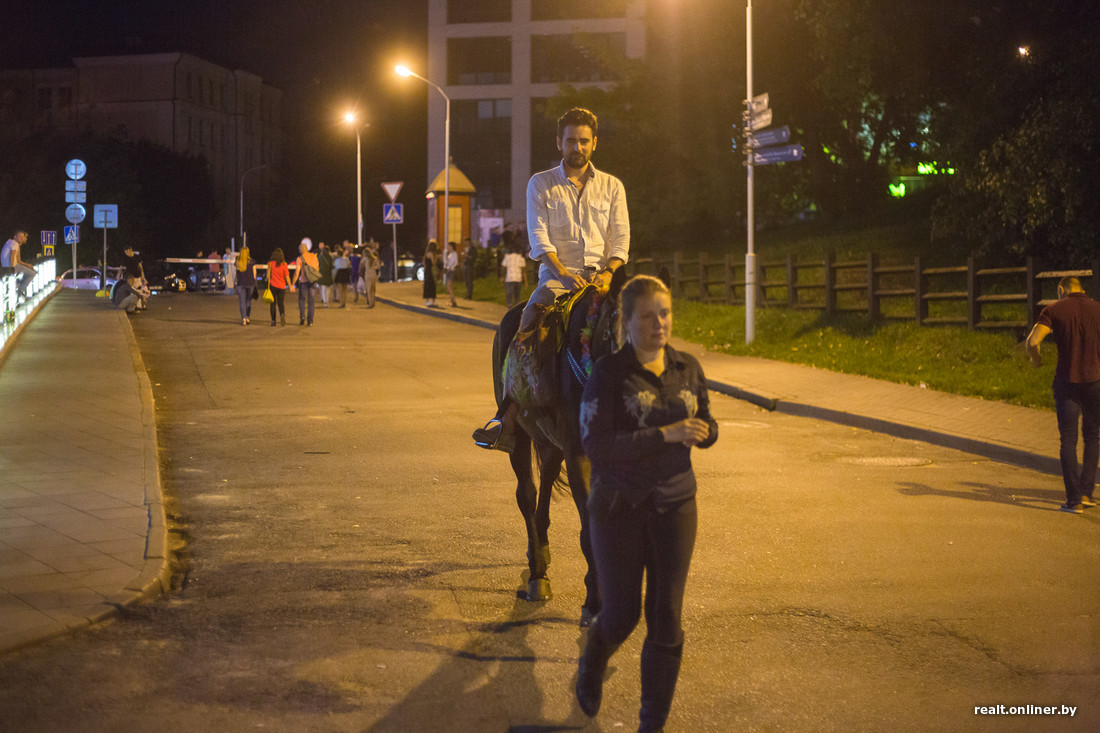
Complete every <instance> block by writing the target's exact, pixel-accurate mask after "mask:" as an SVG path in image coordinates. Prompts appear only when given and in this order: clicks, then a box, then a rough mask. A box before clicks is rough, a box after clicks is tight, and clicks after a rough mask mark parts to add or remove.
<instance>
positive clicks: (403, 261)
mask: <svg viewBox="0 0 1100 733" xmlns="http://www.w3.org/2000/svg"><path fill="white" fill-rule="evenodd" d="M397 279H398V280H423V279H424V263H423V262H422V261H421V260H418V259H417V258H415V257H413V256H412V255H411V254H409V253H408V252H406V253H404V254H401V255H398V256H397Z"/></svg>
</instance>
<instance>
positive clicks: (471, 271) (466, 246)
mask: <svg viewBox="0 0 1100 733" xmlns="http://www.w3.org/2000/svg"><path fill="white" fill-rule="evenodd" d="M476 267H477V249H476V248H475V247H474V243H473V242H472V241H470V238H469V237H466V238H465V239H463V240H462V278H463V280H465V281H466V300H473V299H474V275H475V274H476V272H475V269H476Z"/></svg>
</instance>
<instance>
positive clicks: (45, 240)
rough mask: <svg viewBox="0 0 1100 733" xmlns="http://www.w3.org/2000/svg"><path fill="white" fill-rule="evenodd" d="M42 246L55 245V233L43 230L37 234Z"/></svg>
mask: <svg viewBox="0 0 1100 733" xmlns="http://www.w3.org/2000/svg"><path fill="white" fill-rule="evenodd" d="M39 239H40V240H41V242H42V244H43V246H53V245H55V244H57V232H56V231H55V230H51V229H44V230H42V232H41V233H40V234H39Z"/></svg>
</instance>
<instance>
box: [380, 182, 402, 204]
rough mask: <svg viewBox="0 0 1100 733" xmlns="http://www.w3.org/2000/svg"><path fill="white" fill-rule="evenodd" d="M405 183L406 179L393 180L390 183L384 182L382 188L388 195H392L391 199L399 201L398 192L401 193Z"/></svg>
mask: <svg viewBox="0 0 1100 733" xmlns="http://www.w3.org/2000/svg"><path fill="white" fill-rule="evenodd" d="M404 185H405V182H404V181H391V182H390V183H383V184H382V190H383V191H385V192H386V195H387V196H389V197H390V201H391V202H393V201H397V194H399V193H401V187H402V186H404Z"/></svg>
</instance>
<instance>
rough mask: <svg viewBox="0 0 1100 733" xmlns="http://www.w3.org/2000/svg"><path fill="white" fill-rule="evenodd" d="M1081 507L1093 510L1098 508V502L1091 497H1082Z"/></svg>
mask: <svg viewBox="0 0 1100 733" xmlns="http://www.w3.org/2000/svg"><path fill="white" fill-rule="evenodd" d="M1081 506H1082V507H1084V508H1085V509H1092V508H1093V507H1094V506H1096V502H1095V501H1093V500H1092V497H1091V496H1082V497H1081Z"/></svg>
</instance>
